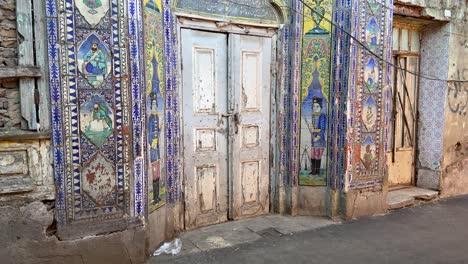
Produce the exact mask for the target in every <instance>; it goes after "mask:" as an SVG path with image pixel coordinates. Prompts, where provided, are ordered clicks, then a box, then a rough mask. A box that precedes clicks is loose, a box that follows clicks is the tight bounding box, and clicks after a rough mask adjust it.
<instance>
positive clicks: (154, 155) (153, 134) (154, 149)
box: [148, 92, 161, 204]
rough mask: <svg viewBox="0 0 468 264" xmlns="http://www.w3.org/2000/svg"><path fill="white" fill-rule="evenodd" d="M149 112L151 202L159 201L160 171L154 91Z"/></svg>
mask: <svg viewBox="0 0 468 264" xmlns="http://www.w3.org/2000/svg"><path fill="white" fill-rule="evenodd" d="M150 100H151V114H150V117H149V122H148V126H149V127H148V129H149V141H150V161H151V173H152V184H153V186H152V187H153V197H154V198H153V201H152V202H153V203H154V204H157V203H159V179H160V173H161V165H160V162H161V157H160V148H159V135H160V133H161V127H160V120H159V115H158V97H157V94H156V93H155V92H153V93H151V94H150Z"/></svg>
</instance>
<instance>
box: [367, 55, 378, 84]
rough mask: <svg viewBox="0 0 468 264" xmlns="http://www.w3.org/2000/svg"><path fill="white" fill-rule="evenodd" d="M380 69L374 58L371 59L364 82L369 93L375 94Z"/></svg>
mask: <svg viewBox="0 0 468 264" xmlns="http://www.w3.org/2000/svg"><path fill="white" fill-rule="evenodd" d="M377 71H378V67H377V64H376V63H375V60H374V58H370V59H369V61H368V62H367V64H366V66H365V68H364V81H365V84H366V86H367V90H368V91H369V92H373V91H374V90H375V88H376V87H377V81H378V72H377Z"/></svg>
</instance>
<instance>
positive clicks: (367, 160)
mask: <svg viewBox="0 0 468 264" xmlns="http://www.w3.org/2000/svg"><path fill="white" fill-rule="evenodd" d="M373 159H374V156H373V155H372V151H371V146H370V145H366V153H364V158H363V161H362V164H363V165H364V168H366V170H369V169H370V168H371V166H372V160H373Z"/></svg>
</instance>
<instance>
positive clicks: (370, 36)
mask: <svg viewBox="0 0 468 264" xmlns="http://www.w3.org/2000/svg"><path fill="white" fill-rule="evenodd" d="M379 33H380V29H379V25H378V24H377V21H376V20H375V18H371V20H370V21H369V24H368V25H367V27H366V41H367V44H368V45H369V47H370V48H371V49H376V48H378V45H379V43H378V42H379V39H378V37H379Z"/></svg>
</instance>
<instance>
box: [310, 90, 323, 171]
mask: <svg viewBox="0 0 468 264" xmlns="http://www.w3.org/2000/svg"><path fill="white" fill-rule="evenodd" d="M322 100H323V99H322V98H317V97H314V98H313V103H312V112H313V113H312V139H311V140H312V144H311V146H312V147H311V174H312V175H319V174H320V166H321V163H322V155H323V152H324V150H325V147H326V142H325V136H326V133H325V132H326V129H327V116H326V115H325V114H324V113H322Z"/></svg>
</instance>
